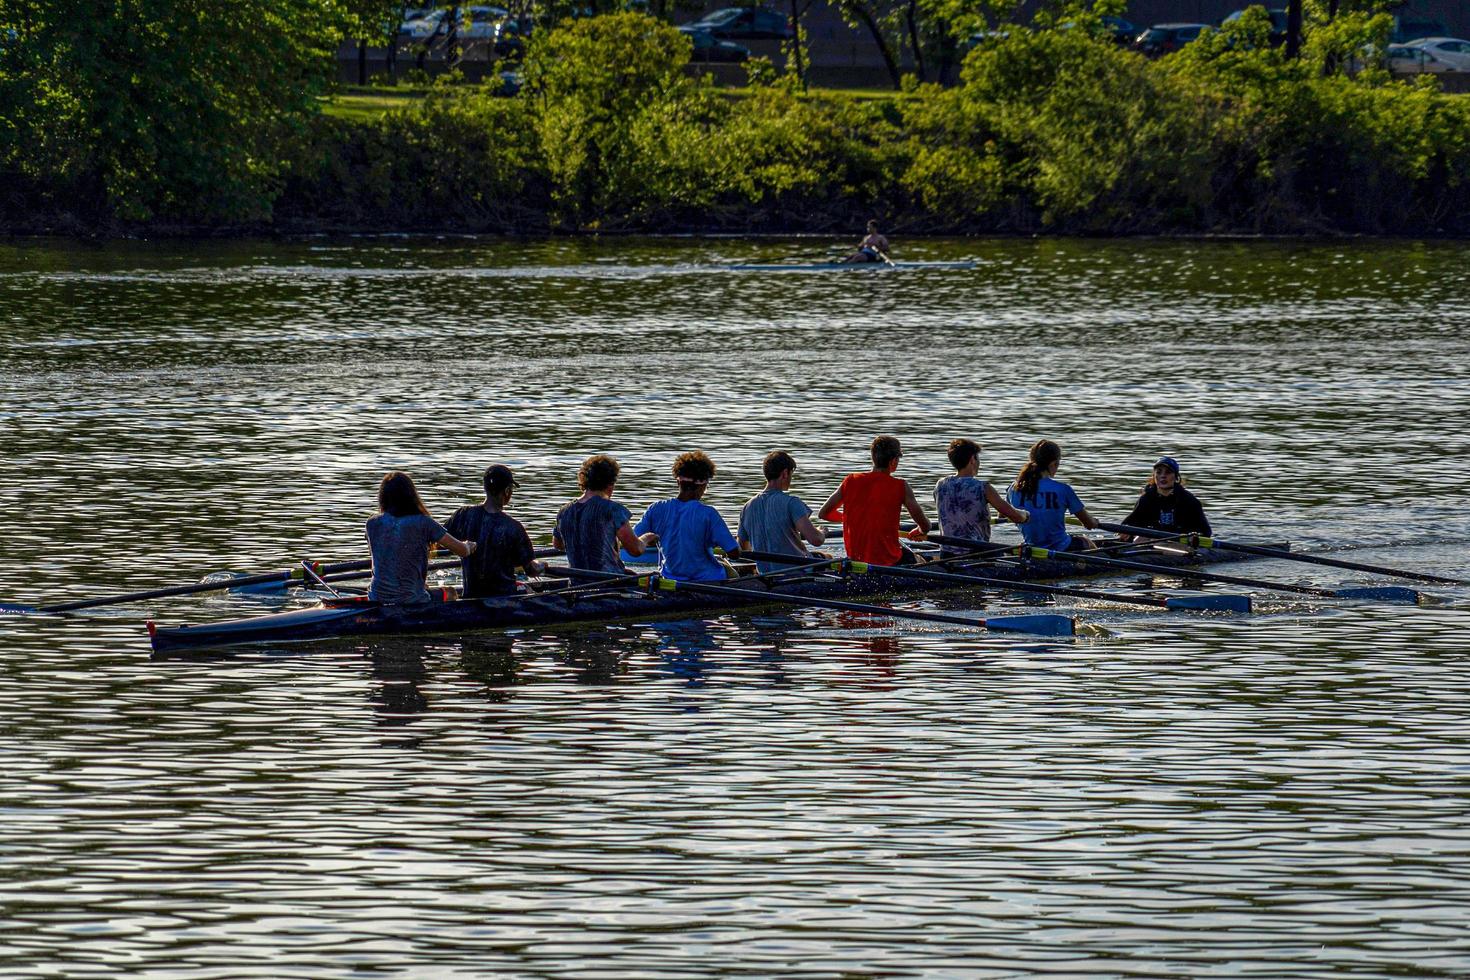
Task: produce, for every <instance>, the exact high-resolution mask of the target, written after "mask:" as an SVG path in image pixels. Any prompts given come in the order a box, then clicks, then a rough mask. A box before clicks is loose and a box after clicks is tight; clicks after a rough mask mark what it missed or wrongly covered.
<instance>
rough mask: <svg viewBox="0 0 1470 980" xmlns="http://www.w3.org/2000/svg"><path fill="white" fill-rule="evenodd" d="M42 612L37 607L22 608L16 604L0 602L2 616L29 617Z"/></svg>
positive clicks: (0, 614)
mask: <svg viewBox="0 0 1470 980" xmlns="http://www.w3.org/2000/svg"><path fill="white" fill-rule="evenodd" d="M34 612H40V610H39V609H37V608H36V607H35V606H22V605H20V604H19V603H15V602H0V616H29V615H30V614H31V613H34Z"/></svg>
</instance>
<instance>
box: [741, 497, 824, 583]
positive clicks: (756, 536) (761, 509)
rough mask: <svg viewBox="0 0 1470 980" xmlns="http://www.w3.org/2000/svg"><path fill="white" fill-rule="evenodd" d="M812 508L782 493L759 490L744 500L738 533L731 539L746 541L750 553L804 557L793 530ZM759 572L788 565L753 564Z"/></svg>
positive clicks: (797, 533) (801, 545)
mask: <svg viewBox="0 0 1470 980" xmlns="http://www.w3.org/2000/svg"><path fill="white" fill-rule="evenodd" d="M811 513H812V509H811V508H810V507H808V506H807V505H806V504H804V503H802V501H801V498H800V497H793V496H792V495H791V494H789V493H787V492H786V491H785V490H771V489H767V490H762V491H761V492H760V493H758V494H756V495H755V496H754V497H751V498H750V500H748V501H746V504H745V506H744V507H742V508H741V509H740V530H738V531H737V532H736V533H735V537H736V538H738V539H739V540H741V541H749V542H750V547H751V549H752V550H754V551H769V552H771V553H772V554H777V555H797V556H800V557H805V556H806V554H807V550H806V545H805V544H803V543H802V540H801V534H800V532H798V531H797V530H796V522H797V521H799V520H801V519H802V518H803V517H810V516H811ZM756 566H757V567H758V568H759V569H760V570H761V571H762V572H776V571H780V570H781V569H782V568H788V567H790V566H788V565H780V564H776V563H773V562H764V561H762V562H757V563H756Z"/></svg>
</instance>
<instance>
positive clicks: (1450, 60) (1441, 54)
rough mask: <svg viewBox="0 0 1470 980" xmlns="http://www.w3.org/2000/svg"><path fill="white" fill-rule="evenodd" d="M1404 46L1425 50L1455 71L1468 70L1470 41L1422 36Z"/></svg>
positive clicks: (1469, 69) (1469, 67)
mask: <svg viewBox="0 0 1470 980" xmlns="http://www.w3.org/2000/svg"><path fill="white" fill-rule="evenodd" d="M1405 47H1409V48H1418V49H1419V50H1421V51H1427V52H1429V53H1430V54H1431V55H1433V56H1434V57H1435V58H1437V59H1438V60H1440V61H1443V62H1444V63H1445V64H1447V65H1449V66H1450V67H1451V68H1453V69H1454V70H1455V71H1470V41H1464V40H1461V39H1460V38H1458V37H1424V38H1420V39H1419V40H1417V41H1410V42H1409V43H1408V44H1406V45H1405Z"/></svg>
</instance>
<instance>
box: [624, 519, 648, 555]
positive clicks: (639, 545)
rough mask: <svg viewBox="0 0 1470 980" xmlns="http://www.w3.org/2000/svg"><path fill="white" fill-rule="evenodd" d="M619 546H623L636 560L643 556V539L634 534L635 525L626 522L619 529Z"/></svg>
mask: <svg viewBox="0 0 1470 980" xmlns="http://www.w3.org/2000/svg"><path fill="white" fill-rule="evenodd" d="M649 533H650V534H652V533H653V532H652V531H650V532H649ZM618 544H620V545H622V546H623V550H624V551H626V552H627V553H628V554H630V555H632V556H633V557H634V558H637V557H638V556H639V555H641V554H643V539H642V538H640V537H639V536H638V535H636V534H634V533H633V525H631V524H629V523H628V522H627V521H624V522H623V526H622V527H620V528H618Z"/></svg>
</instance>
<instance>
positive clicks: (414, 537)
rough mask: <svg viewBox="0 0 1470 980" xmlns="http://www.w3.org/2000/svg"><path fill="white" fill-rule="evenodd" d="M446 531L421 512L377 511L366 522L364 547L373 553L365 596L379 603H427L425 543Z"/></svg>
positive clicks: (427, 543)
mask: <svg viewBox="0 0 1470 980" xmlns="http://www.w3.org/2000/svg"><path fill="white" fill-rule="evenodd" d="M446 533H447V532H445V530H444V528H443V526H442V525H440V523H439V522H438V521H436V520H434V519H433V518H432V517H425V516H424V515H423V514H409V515H408V516H407V517H394V516H393V515H392V514H379V515H378V516H377V517H374V518H373V519H372V520H370V521H368V522H367V540H368V548H369V549H370V550H371V551H372V553H373V582H372V585H370V586H369V587H368V598H369V599H376V600H378V601H379V602H428V601H429V591H428V589H426V588H424V579H425V578H427V577H428V575H429V545H431V544H433V543H434V542H435V541H438V540H439V539H440V538H442V537H444V535H445V534H446Z"/></svg>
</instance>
